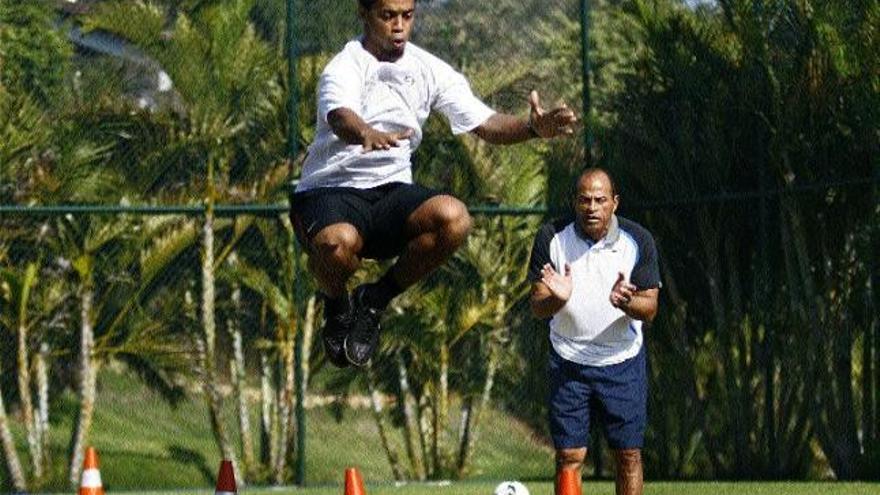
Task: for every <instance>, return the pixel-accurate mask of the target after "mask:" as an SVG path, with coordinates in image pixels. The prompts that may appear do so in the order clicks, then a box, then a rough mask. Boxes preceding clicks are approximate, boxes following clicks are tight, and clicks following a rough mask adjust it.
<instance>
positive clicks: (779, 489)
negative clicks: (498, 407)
mask: <svg viewBox="0 0 880 495" xmlns="http://www.w3.org/2000/svg"><path fill="white" fill-rule="evenodd" d="M525 485H526V486H527V487H528V488H529V491H530V492H531V494H532V495H552V494H553V486H552V484H550V483H525ZM366 488H367V493H368V494H369V495H428V494H433V495H492V491H493V489H494V488H495V483H470V482H464V483H454V484H452V485H448V486H438V485H407V486H402V487H394V486H390V485H367V487H366ZM583 488H584V495H614V485H613V484H612V483H610V482H590V481H588V482H586V483H584V487H583ZM241 492H242V493H243V494H248V495H254V494H274V495H340V494H341V493H342V489H341V485H337V486H332V487H330V486H327V487H320V488H289V489H272V490H268V489H267V490H259V489H247V490H242V491H241ZM160 493H161V492H155V493H153V495H159V494H160ZM206 493H209V491H207V490H202V491H192V492H179V493H175V495H205V494H206ZM753 494H754V495H877V494H880V484H878V483H873V484H872V483H831V482H829V483H647V484H646V485H645V495H753Z"/></svg>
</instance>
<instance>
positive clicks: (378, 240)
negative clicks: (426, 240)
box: [290, 182, 442, 260]
mask: <svg viewBox="0 0 880 495" xmlns="http://www.w3.org/2000/svg"><path fill="white" fill-rule="evenodd" d="M440 194H442V193H440V192H438V191H434V190H432V189H428V188H427V187H422V186H420V185H417V184H404V183H402V182H393V183H390V184H383V185H381V186H379V187H374V188H371V189H357V188H354V187H321V188H317V189H310V190H308V191H303V192H298V193H294V194H293V195H291V197H290V217H291V220H292V221H293V227H294V230H295V231H296V236H297V238H298V239H299V241H300V243H302V244H303V245H304V246H305V249H306V251H309V250H310V249H311V241H312V239H313V238H314V237H315V235H316V234H317V233H318V232H320V231H321V230H322V229H324V228H325V227H328V226H330V225H333V224H336V223H349V224H351V225H354V226H355V228H356V229H357V230H358V232H359V233H360V235H361V238H363V240H364V247H363V249H362V250H361V253H360V255H361V257H364V258H371V259H380V260H381V259H389V258H394V257H395V256H397V255H399V254H400V253H401V252H402V251H403V248H404V247H405V246H406V245H407V243H408V242H409V240H410V239H409V238H408V237H407V236H406V234H405V232H404V227H405V225H406V221H407V219H408V218H409V216H410V215H411V214H412V213H413V212H414V211H415V210H416V208H418V207H419V206H421V205H422V203H424V202H425V201H427V200H429V199H431V198H433V197H434V196H439V195H440Z"/></svg>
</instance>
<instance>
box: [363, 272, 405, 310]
mask: <svg viewBox="0 0 880 495" xmlns="http://www.w3.org/2000/svg"><path fill="white" fill-rule="evenodd" d="M401 293H403V289H402V288H401V287H400V286H399V285H398V284H397V282H396V281H395V280H394V277H392V276H391V272H390V271H389V272H386V273H385V275H382V278H380V279H379V280H377V281H375V282H373V283H371V284H366V285H365V286H364V293H363V298H364V302H365V303H366V304H368V305H370V306H371V307H373V308H377V309H381V310H384V309H385V308H387V307H388V304H389V303H390V302H391V300H392V299H394V298H395V297H397V296H399V295H400V294H401Z"/></svg>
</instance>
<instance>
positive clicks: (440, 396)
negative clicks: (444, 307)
mask: <svg viewBox="0 0 880 495" xmlns="http://www.w3.org/2000/svg"><path fill="white" fill-rule="evenodd" d="M437 383H438V385H437V388H436V390H435V391H434V392H435V399H434V403H435V408H436V410H435V411H434V431H433V433H434V437H433V446H432V454H433V457H434V469H435V475H438V474H439V475H441V476H446V474H447V473H446V471H447V469H448V468H449V465H448V462H447V460H448V455H447V446H446V429H447V424H448V421H449V345H448V344H447V343H446V342H445V341H444V342H442V343H441V344H440V375H439V376H438V379H437Z"/></svg>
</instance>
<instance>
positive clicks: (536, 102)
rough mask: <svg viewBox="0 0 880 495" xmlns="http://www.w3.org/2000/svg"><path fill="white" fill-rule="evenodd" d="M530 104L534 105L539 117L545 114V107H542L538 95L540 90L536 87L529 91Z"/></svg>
mask: <svg viewBox="0 0 880 495" xmlns="http://www.w3.org/2000/svg"><path fill="white" fill-rule="evenodd" d="M529 105H530V106H531V107H532V112H533V113H535V114H537V115H538V116H539V117H540V116H542V115H544V109H543V108H541V99H540V98H539V97H538V92H537V91H535V90H534V89H533V90H532V92H531V93H529Z"/></svg>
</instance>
